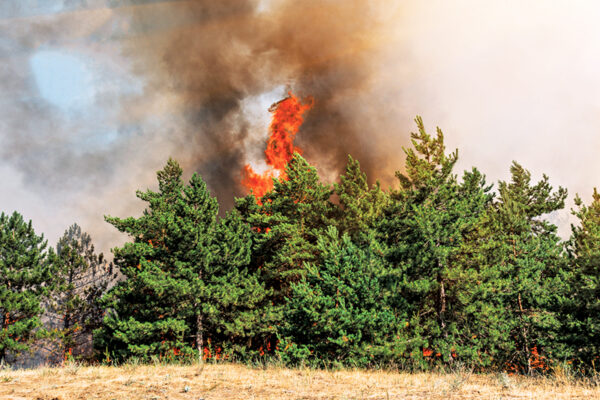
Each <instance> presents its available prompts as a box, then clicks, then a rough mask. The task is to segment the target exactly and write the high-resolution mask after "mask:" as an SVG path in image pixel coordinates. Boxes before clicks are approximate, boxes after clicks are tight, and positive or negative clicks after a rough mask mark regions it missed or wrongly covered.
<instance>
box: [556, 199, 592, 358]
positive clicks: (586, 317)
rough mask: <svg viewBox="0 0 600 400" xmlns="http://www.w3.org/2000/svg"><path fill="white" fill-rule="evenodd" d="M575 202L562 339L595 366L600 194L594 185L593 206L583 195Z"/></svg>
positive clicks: (569, 245) (569, 244)
mask: <svg viewBox="0 0 600 400" xmlns="http://www.w3.org/2000/svg"><path fill="white" fill-rule="evenodd" d="M575 205H576V206H577V207H578V209H577V210H573V215H575V216H576V217H577V218H578V219H579V225H573V226H572V227H571V230H572V234H571V238H570V240H569V243H568V250H569V256H570V257H569V264H570V266H569V269H570V272H571V274H570V280H569V283H570V288H569V289H570V291H569V293H570V295H569V301H568V302H566V304H567V306H566V307H565V309H564V310H563V314H562V318H563V321H564V325H565V327H566V329H565V331H564V332H563V337H562V338H561V339H562V340H563V341H565V342H566V344H567V345H568V346H569V348H570V349H571V350H572V352H573V354H572V357H574V358H575V359H576V361H579V362H582V363H583V366H584V367H585V368H590V369H594V368H595V367H597V366H598V364H600V361H599V360H600V342H598V337H600V194H599V193H598V191H597V190H596V189H595V188H594V193H593V198H592V202H591V204H590V205H589V206H586V205H584V204H583V201H582V200H581V198H580V197H579V196H576V197H575Z"/></svg>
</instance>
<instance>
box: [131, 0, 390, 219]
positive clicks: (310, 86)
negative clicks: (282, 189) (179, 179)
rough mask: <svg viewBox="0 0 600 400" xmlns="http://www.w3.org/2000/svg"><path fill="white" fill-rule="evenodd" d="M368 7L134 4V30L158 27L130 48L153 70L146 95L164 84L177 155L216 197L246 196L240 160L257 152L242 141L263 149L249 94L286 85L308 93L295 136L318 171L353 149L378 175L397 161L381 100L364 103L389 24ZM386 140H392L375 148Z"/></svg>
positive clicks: (245, 1) (202, 0) (245, 0)
mask: <svg viewBox="0 0 600 400" xmlns="http://www.w3.org/2000/svg"><path fill="white" fill-rule="evenodd" d="M372 3H373V2H370V1H364V0H361V1H357V0H352V1H325V2H323V1H301V2H299V1H287V0H286V1H273V2H269V3H259V2H256V1H250V0H225V1H218V2H215V1H212V0H196V1H186V2H181V3H177V4H165V3H163V4H157V5H155V6H153V7H139V8H134V9H132V10H131V11H132V15H133V21H134V23H135V24H136V25H137V26H138V29H140V30H143V29H144V27H155V26H156V25H157V24H158V23H160V24H163V25H162V26H163V28H164V29H162V30H160V32H158V33H156V34H150V35H140V36H139V37H137V38H135V39H134V40H133V41H132V43H131V44H130V47H128V49H129V50H131V53H130V55H131V56H132V57H134V58H136V59H137V63H136V65H137V67H138V72H139V73H140V74H142V75H144V76H149V77H151V80H150V84H149V86H148V87H147V97H148V98H149V99H156V98H159V97H160V96H162V94H163V93H165V92H170V93H172V96H173V98H174V99H175V100H176V101H177V102H180V103H179V105H180V106H181V107H183V109H184V110H185V112H184V115H185V116H186V118H185V120H183V121H181V122H182V125H180V126H179V127H178V129H179V130H180V134H181V133H183V132H185V133H183V135H182V136H181V137H182V138H183V141H184V142H185V143H187V145H186V146H185V148H186V151H185V153H186V154H185V155H182V156H183V157H182V158H183V159H184V160H185V164H186V166H187V167H188V168H190V167H191V169H193V170H198V171H200V172H201V173H202V175H203V176H204V177H205V179H207V181H208V183H209V187H210V188H211V189H212V190H213V191H214V192H215V193H216V194H217V195H218V197H219V199H220V201H221V204H222V205H225V206H226V207H227V206H230V205H231V201H232V200H233V196H234V195H240V194H243V191H242V189H241V188H240V186H239V183H240V171H241V168H242V166H243V165H244V164H245V163H247V162H248V161H255V160H256V159H257V158H260V154H256V152H254V153H250V154H248V153H247V148H248V146H247V142H248V141H250V142H251V143H252V144H253V146H251V147H253V148H255V149H258V150H261V149H264V144H263V143H264V139H265V136H266V134H267V132H266V129H265V127H264V126H263V127H262V129H259V130H258V131H257V129H256V128H253V126H252V125H253V124H252V121H251V118H250V119H249V118H248V117H245V116H244V115H245V114H244V103H245V100H246V99H248V98H253V97H255V96H260V95H261V94H263V93H267V92H272V91H276V92H277V88H280V89H279V91H278V92H279V93H280V94H279V96H280V97H281V96H283V95H284V93H285V92H284V89H282V88H289V89H292V90H293V91H294V93H296V94H298V95H299V96H300V97H303V96H312V97H313V98H314V99H315V106H314V108H313V110H311V111H310V112H309V113H308V114H307V118H306V122H305V124H304V126H303V127H302V130H301V134H300V135H299V136H298V137H297V144H298V145H299V146H300V147H301V148H303V149H305V154H306V156H307V157H308V158H309V160H311V161H312V162H314V163H316V164H317V165H318V166H319V167H321V170H322V172H323V173H324V174H326V175H327V173H329V172H334V171H338V170H339V169H340V168H341V167H343V165H344V164H345V162H346V159H347V155H348V154H352V155H353V156H355V157H357V158H358V159H359V160H361V161H362V162H363V167H364V168H365V170H366V171H367V172H368V173H369V176H371V177H374V176H378V175H381V174H380V172H381V171H382V170H384V169H382V168H381V166H382V165H385V164H386V161H387V160H388V159H390V158H392V157H393V158H395V157H396V155H397V151H398V150H399V147H400V146H399V143H400V136H396V137H390V135H389V125H390V120H393V118H390V117H389V116H386V114H385V112H384V109H385V107H383V104H381V105H382V107H381V108H380V109H377V108H376V107H372V108H370V109H368V111H366V110H365V104H369V103H370V104H371V106H373V105H374V103H378V102H379V101H378V98H377V97H376V96H374V95H373V94H372V93H370V89H371V84H372V82H373V80H374V78H375V74H374V72H375V70H376V66H377V65H378V60H379V59H380V57H381V56H380V52H381V43H382V40H381V38H382V37H383V36H384V33H385V29H386V28H389V27H386V26H384V25H383V24H382V17H381V15H380V13H381V7H376V6H373V5H372ZM388 11H389V10H388ZM365 100H367V101H365ZM151 101H154V100H151ZM374 111H375V112H374ZM390 142H391V143H395V146H382V145H383V144H384V143H387V144H390ZM375 146H380V147H379V148H376V147H375ZM394 147H395V148H394ZM381 148H387V149H389V150H387V151H381ZM392 149H393V150H392ZM257 156H258V157H257ZM388 172H389V171H388Z"/></svg>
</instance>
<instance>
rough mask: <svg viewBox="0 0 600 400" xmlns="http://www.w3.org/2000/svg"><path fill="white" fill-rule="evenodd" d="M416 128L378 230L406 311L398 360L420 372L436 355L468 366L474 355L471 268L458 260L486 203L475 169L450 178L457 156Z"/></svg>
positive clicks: (399, 302)
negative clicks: (406, 360) (403, 347)
mask: <svg viewBox="0 0 600 400" xmlns="http://www.w3.org/2000/svg"><path fill="white" fill-rule="evenodd" d="M416 123H417V126H418V128H419V131H418V133H412V134H411V137H412V143H413V146H414V150H413V149H405V153H406V173H405V174H403V173H400V172H398V173H397V174H396V175H397V177H398V179H399V182H400V190H398V191H396V192H393V193H392V195H391V197H392V202H391V204H390V205H389V206H388V207H387V208H386V211H385V214H384V219H383V220H382V222H381V223H380V225H379V232H380V234H381V235H382V239H383V241H384V242H385V243H386V244H387V246H388V250H387V260H388V262H389V263H390V264H391V269H392V271H394V274H395V280H396V282H394V287H395V290H396V291H397V300H396V303H397V307H398V308H401V307H408V310H407V311H408V313H409V315H410V321H409V323H408V325H407V327H406V329H405V331H404V336H405V339H406V342H407V343H409V347H408V349H407V351H409V353H410V354H406V355H405V357H410V358H411V359H412V360H413V362H414V365H415V366H421V367H423V366H426V365H427V364H428V363H431V362H433V360H435V359H436V358H437V359H439V361H441V362H444V363H450V362H452V361H453V360H454V359H456V358H457V357H458V358H461V359H463V360H464V361H473V358H475V357H476V352H477V350H476V349H475V350H474V349H473V346H472V345H473V342H472V340H470V339H471V338H472V335H470V334H469V333H468V332H469V331H470V328H471V327H469V326H468V322H469V321H468V319H467V318H466V315H465V312H467V311H466V310H467V309H468V308H469V307H470V306H471V300H472V298H471V293H472V292H473V288H474V286H475V285H476V282H477V277H476V275H477V271H476V270H473V269H469V268H468V266H467V265H465V264H464V263H463V262H462V258H463V255H464V252H465V246H466V238H467V237H468V235H469V234H470V233H471V232H473V231H474V230H476V229H477V226H478V224H479V223H480V221H481V217H482V215H483V213H484V211H485V209H486V207H487V206H488V204H489V202H490V200H491V195H490V194H489V193H488V192H489V190H490V187H488V186H486V184H485V179H484V177H483V175H481V173H479V171H477V170H476V169H474V170H473V171H471V172H466V173H465V174H464V177H463V182H462V183H459V182H458V180H457V178H456V176H454V175H453V174H452V169H453V167H454V165H455V163H456V161H457V159H458V153H457V152H456V151H455V152H453V153H451V154H449V155H447V154H446V153H445V146H444V136H443V133H442V132H441V130H439V128H438V131H437V135H436V137H431V136H430V135H429V134H427V132H426V131H425V128H424V126H423V122H422V120H421V118H419V117H417V118H416ZM394 274H392V275H391V276H393V275H394ZM474 353H475V357H474ZM435 356H437V357H436V358H434V357H435Z"/></svg>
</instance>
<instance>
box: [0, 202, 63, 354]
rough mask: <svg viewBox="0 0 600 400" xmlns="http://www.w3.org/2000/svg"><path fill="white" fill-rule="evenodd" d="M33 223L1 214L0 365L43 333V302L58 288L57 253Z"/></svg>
mask: <svg viewBox="0 0 600 400" xmlns="http://www.w3.org/2000/svg"><path fill="white" fill-rule="evenodd" d="M46 247H47V241H46V240H44V237H43V235H42V236H38V235H36V233H35V231H34V229H33V226H32V223H31V221H29V222H28V223H27V222H25V221H24V220H23V217H22V216H21V215H20V214H19V213H17V212H14V213H13V214H12V215H11V216H8V215H6V214H4V213H1V214H0V316H1V318H0V362H2V361H3V360H4V359H5V357H6V356H7V354H8V353H11V354H16V353H19V352H22V351H26V350H28V349H29V341H30V340H31V339H33V338H34V337H36V333H40V332H41V330H40V327H41V322H40V316H41V314H42V312H43V307H42V302H43V300H44V299H45V298H46V296H47V295H48V294H49V293H50V292H51V291H52V290H53V289H54V287H55V279H54V277H55V264H54V253H53V251H52V250H51V249H50V250H48V251H46Z"/></svg>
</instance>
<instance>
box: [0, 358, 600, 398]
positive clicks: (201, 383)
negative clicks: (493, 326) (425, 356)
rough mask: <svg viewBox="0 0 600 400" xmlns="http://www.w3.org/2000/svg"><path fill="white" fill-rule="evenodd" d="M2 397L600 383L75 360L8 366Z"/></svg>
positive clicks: (330, 392)
mask: <svg viewBox="0 0 600 400" xmlns="http://www.w3.org/2000/svg"><path fill="white" fill-rule="evenodd" d="M0 399H14V400H16V399H19V400H20V399H34V400H67V399H106V400H111V399H115V400H121V399H140V400H141V399H144V400H151V399H154V400H158V399H173V400H175V399H191V400H199V399H204V400H209V399H498V400H500V399H505V400H508V399H536V400H537V399H600V387H598V386H593V385H591V384H585V383H584V382H573V381H570V380H569V379H567V377H565V376H559V377H558V378H525V377H515V376H511V377H509V376H507V375H477V374H470V373H466V372H458V373H455V374H445V375H440V374H433V373H421V374H409V373H398V372H384V371H359V370H356V371H355V370H344V371H317V370H311V369H299V370H291V369H283V368H273V367H269V368H264V369H262V368H249V367H246V366H242V365H235V364H217V365H212V364H208V365H205V366H204V367H201V366H177V365H167V366H164V365H163V366H161V365H157V366H151V365H125V366H122V367H105V366H95V367H82V366H78V365H77V364H71V365H67V366H65V367H63V368H42V369H37V370H17V371H11V370H4V371H0Z"/></svg>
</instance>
